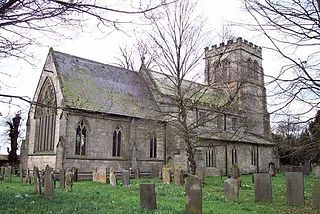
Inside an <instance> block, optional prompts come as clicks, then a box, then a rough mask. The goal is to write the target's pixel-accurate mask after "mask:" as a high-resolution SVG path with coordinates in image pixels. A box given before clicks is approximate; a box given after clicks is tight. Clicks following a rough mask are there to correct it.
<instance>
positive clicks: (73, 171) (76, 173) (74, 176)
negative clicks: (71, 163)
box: [71, 167, 78, 182]
mask: <svg viewBox="0 0 320 214" xmlns="http://www.w3.org/2000/svg"><path fill="white" fill-rule="evenodd" d="M71 171H72V174H73V178H72V180H73V182H78V169H77V168H75V167H72V168H71Z"/></svg>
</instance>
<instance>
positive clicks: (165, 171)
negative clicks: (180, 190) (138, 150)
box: [162, 165, 171, 184]
mask: <svg viewBox="0 0 320 214" xmlns="http://www.w3.org/2000/svg"><path fill="white" fill-rule="evenodd" d="M170 169H171V168H170V167H169V166H167V165H164V166H163V167H162V179H163V183H164V184H170V182H171V177H170Z"/></svg>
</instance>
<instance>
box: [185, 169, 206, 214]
mask: <svg viewBox="0 0 320 214" xmlns="http://www.w3.org/2000/svg"><path fill="white" fill-rule="evenodd" d="M185 188H186V213H187V214H199V213H202V180H201V179H200V178H199V177H198V176H196V175H188V177H187V179H186V185H185Z"/></svg>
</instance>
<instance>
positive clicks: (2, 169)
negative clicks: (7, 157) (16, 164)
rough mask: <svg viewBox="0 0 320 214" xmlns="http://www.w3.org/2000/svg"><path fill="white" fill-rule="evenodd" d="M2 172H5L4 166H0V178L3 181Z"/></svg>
mask: <svg viewBox="0 0 320 214" xmlns="http://www.w3.org/2000/svg"><path fill="white" fill-rule="evenodd" d="M4 173H5V168H4V167H3V166H2V167H1V168H0V180H1V181H3V180H4Z"/></svg>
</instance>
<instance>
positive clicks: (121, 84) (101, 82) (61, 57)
mask: <svg viewBox="0 0 320 214" xmlns="http://www.w3.org/2000/svg"><path fill="white" fill-rule="evenodd" d="M51 54H52V57H53V62H54V65H55V67H56V70H57V75H58V78H59V81H60V85H61V90H62V93H63V97H64V105H65V106H66V107H70V108H76V109H83V110H89V111H96V112H101V113H109V114H118V115H125V116H132V117H140V118H149V119H152V118H155V117H156V116H157V112H158V111H159V107H158V105H157V103H156V101H155V100H154V98H153V96H152V94H151V92H150V89H149V88H148V86H147V84H146V82H145V81H144V79H143V77H142V76H140V75H139V73H138V72H135V71H130V70H127V69H124V68H120V67H116V66H112V65H108V64H102V63H99V62H95V61H91V60H88V59H83V58H80V57H76V56H72V55H69V54H65V53H61V52H58V51H53V50H52V51H51Z"/></svg>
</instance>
